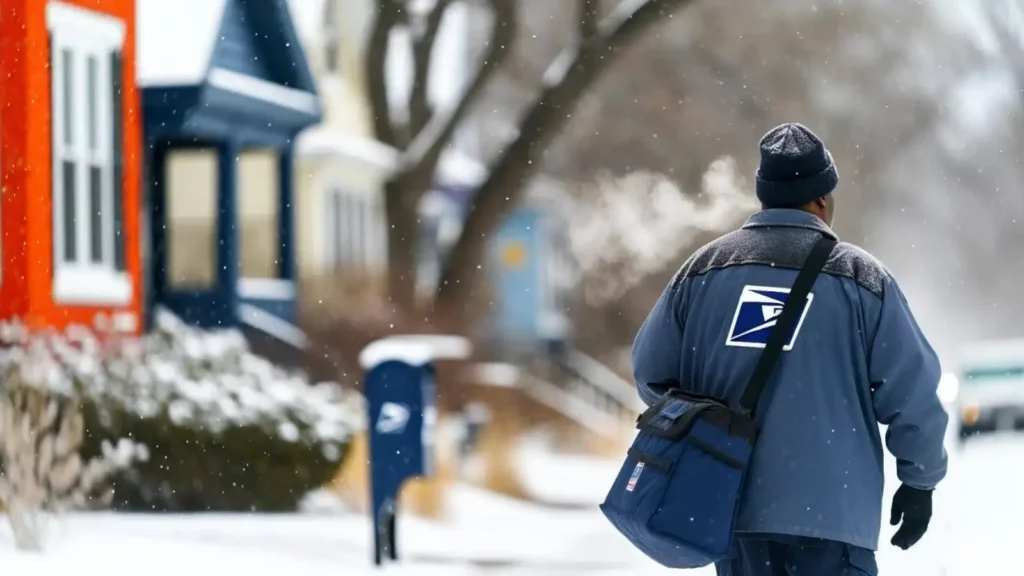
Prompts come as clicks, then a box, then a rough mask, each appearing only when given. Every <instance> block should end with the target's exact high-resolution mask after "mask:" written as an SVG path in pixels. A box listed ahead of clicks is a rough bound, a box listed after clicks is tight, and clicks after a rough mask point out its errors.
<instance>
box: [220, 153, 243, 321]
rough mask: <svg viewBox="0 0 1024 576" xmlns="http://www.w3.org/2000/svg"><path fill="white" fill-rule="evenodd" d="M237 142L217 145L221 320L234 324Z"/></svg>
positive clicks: (236, 271)
mask: <svg viewBox="0 0 1024 576" xmlns="http://www.w3.org/2000/svg"><path fill="white" fill-rule="evenodd" d="M240 151H241V148H240V146H239V145H238V143H237V142H235V141H232V140H225V141H224V142H221V143H219V144H218V145H217V153H218V161H217V168H218V171H217V172H218V173H217V199H218V208H219V210H218V212H217V293H218V295H219V299H220V300H221V303H222V306H223V307H224V308H225V309H224V310H221V311H220V314H217V316H218V317H219V318H220V319H221V320H220V321H219V322H218V323H220V324H226V323H230V324H233V323H234V322H233V319H234V318H235V316H236V308H237V304H238V276H239V270H238V269H239V264H238V257H239V252H238V201H237V186H238V155H239V153H240Z"/></svg>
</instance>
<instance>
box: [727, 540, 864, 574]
mask: <svg viewBox="0 0 1024 576" xmlns="http://www.w3.org/2000/svg"><path fill="white" fill-rule="evenodd" d="M735 547H736V554H735V557H734V558H732V559H729V560H723V561H721V562H717V563H716V564H715V569H716V570H717V571H718V576H878V565H877V564H875V553H874V552H872V551H871V550H867V549H865V548H860V547H858V546H853V545H851V544H845V543H843V542H835V541H833V540H820V539H817V538H801V537H793V536H769V535H766V536H756V537H749V538H748V537H745V538H739V539H738V540H737V541H736V546H735Z"/></svg>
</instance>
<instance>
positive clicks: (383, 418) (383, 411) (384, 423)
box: [376, 402, 409, 434]
mask: <svg viewBox="0 0 1024 576" xmlns="http://www.w3.org/2000/svg"><path fill="white" fill-rule="evenodd" d="M408 423H409V407H408V406H406V405H405V404H398V403H395V402H385V403H384V404H383V405H382V406H381V407H380V414H378V415H377V424H376V428H377V433H378V434H401V433H402V431H403V430H405V425H406V424H408Z"/></svg>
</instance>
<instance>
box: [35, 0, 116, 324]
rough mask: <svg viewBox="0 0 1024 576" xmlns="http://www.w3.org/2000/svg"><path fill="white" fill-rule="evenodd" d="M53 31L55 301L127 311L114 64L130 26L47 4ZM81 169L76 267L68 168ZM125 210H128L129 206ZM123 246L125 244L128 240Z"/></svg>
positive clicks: (77, 172) (77, 177)
mask: <svg viewBox="0 0 1024 576" xmlns="http://www.w3.org/2000/svg"><path fill="white" fill-rule="evenodd" d="M46 25H47V29H48V31H49V33H50V36H51V38H52V45H51V48H50V49H51V62H52V65H51V69H50V75H51V76H50V78H51V82H52V83H53V84H52V90H51V93H52V95H53V99H52V101H51V103H50V109H51V117H52V126H51V129H52V130H53V138H52V139H51V141H52V143H53V150H52V156H53V166H52V167H51V169H52V175H53V186H52V188H53V256H54V258H53V265H54V274H53V298H54V300H55V301H56V302H58V303H61V304H91V305H104V304H127V303H128V302H130V301H131V295H132V281H131V277H130V276H129V274H128V273H127V272H120V271H118V270H117V269H116V264H115V261H114V259H115V256H114V253H115V241H116V238H115V235H116V232H115V230H114V181H113V178H114V158H113V152H114V142H113V141H112V136H113V121H114V108H113V105H114V100H113V98H114V95H113V94H111V86H112V77H111V75H112V73H113V71H112V70H111V69H110V65H111V64H110V63H111V59H112V58H111V57H112V56H113V54H114V53H115V52H117V51H121V52H122V53H123V48H124V41H125V24H124V22H123V21H121V20H119V19H117V18H114V17H113V16H109V15H106V14H101V13H98V12H95V11H92V10H87V9H84V8H80V7H78V6H72V5H70V4H65V3H63V2H55V1H51V2H49V3H48V4H47V5H46ZM64 50H70V51H71V53H72V61H73V63H74V67H73V70H72V74H73V76H72V78H73V82H74V84H75V85H74V87H73V88H72V90H71V93H72V94H78V95H82V96H81V97H76V98H74V101H73V102H71V103H70V104H71V109H72V110H73V113H72V122H73V126H72V136H73V142H72V144H71V146H70V147H69V146H67V145H65V143H64V131H63V126H64V107H65V102H64V93H65V90H64V88H65V87H64V62H63V52H64ZM89 57H95V58H96V63H97V70H96V71H97V78H96V89H97V97H96V105H97V110H96V132H97V133H96V138H97V141H96V150H95V151H92V150H90V148H89V137H88V129H89V123H88V105H89V98H88V96H87V95H86V90H87V88H86V86H87V80H86V65H87V64H86V63H87V61H88V58H89ZM66 159H71V160H73V161H74V162H75V221H76V225H75V245H76V254H75V261H74V262H66V261H65V259H64V218H63V217H64V190H63V186H64V179H63V175H62V168H61V165H62V162H63V161H64V160H66ZM94 164H99V166H100V169H101V177H100V181H101V194H100V198H101V210H100V219H101V226H102V232H101V236H100V237H101V242H102V245H101V261H100V262H98V263H96V262H92V254H91V225H92V218H91V215H90V213H89V209H91V208H92V207H91V206H90V205H89V204H90V194H89V167H90V165H94ZM122 208H123V206H122ZM122 241H123V240H122Z"/></svg>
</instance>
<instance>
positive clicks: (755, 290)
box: [725, 285, 814, 350]
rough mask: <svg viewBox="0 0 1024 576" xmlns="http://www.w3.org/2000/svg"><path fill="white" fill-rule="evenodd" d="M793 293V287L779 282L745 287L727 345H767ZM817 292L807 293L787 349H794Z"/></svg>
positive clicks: (746, 346)
mask: <svg viewBox="0 0 1024 576" xmlns="http://www.w3.org/2000/svg"><path fill="white" fill-rule="evenodd" d="M788 297H789V288H780V287H777V286H752V285H747V286H744V287H743V291H742V292H740V301H739V302H738V303H737V304H736V313H735V314H734V315H733V317H732V326H730V327H729V335H728V336H727V337H726V339H725V345H726V346H740V347H743V348H764V347H765V345H766V344H767V343H768V335H769V334H771V331H772V328H774V327H775V323H776V322H778V319H779V316H780V315H781V314H782V307H783V306H785V304H786V298H788ZM813 300H814V294H808V295H807V301H806V302H804V306H803V310H802V311H801V312H800V317H799V320H797V322H796V326H795V327H794V328H793V332H792V334H790V335H789V340H787V341H786V344H785V345H784V346H783V347H782V349H783V350H792V349H793V345H794V344H795V343H796V338H797V336H799V335H800V327H801V326H803V324H804V319H805V318H807V312H808V311H809V310H810V309H811V302H812V301H813Z"/></svg>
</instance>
